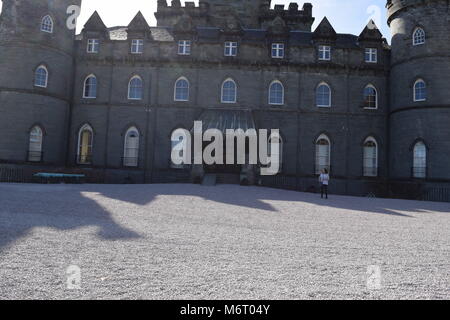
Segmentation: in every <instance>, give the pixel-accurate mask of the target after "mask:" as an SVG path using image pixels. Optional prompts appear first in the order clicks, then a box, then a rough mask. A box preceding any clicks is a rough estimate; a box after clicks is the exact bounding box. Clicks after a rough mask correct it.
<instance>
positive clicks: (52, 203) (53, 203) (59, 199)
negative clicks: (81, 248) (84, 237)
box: [0, 184, 140, 251]
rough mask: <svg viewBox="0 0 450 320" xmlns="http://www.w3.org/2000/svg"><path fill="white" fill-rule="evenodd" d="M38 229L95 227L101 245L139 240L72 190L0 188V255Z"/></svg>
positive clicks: (3, 186)
mask: <svg viewBox="0 0 450 320" xmlns="http://www.w3.org/2000/svg"><path fill="white" fill-rule="evenodd" d="M40 227H44V228H50V229H55V230H63V231H66V230H76V229H80V228H85V227H96V228H97V236H98V238H99V240H101V241H114V240H132V239H136V238H140V235H139V234H138V233H136V232H134V231H132V230H129V229H127V228H125V227H123V226H121V225H120V224H118V223H117V222H115V221H114V220H113V218H112V217H111V214H110V213H109V212H108V211H106V210H105V209H104V208H102V207H101V206H100V205H99V204H97V203H96V202H95V201H94V200H91V199H89V198H87V197H85V196H83V194H82V192H81V191H80V190H79V189H77V188H74V187H72V186H65V185H28V184H9V185H8V184H0V251H1V250H2V248H4V247H6V246H8V245H10V244H11V243H14V242H15V241H16V240H18V239H20V238H22V237H24V236H26V235H27V233H29V232H31V231H32V230H33V229H34V228H40ZM74 241H75V240H74Z"/></svg>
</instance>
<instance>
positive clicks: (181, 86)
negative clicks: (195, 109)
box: [175, 77, 189, 101]
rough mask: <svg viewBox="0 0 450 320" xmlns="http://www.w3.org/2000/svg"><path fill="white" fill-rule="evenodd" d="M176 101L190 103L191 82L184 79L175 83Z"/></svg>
mask: <svg viewBox="0 0 450 320" xmlns="http://www.w3.org/2000/svg"><path fill="white" fill-rule="evenodd" d="M175 101H189V81H188V80H187V79H186V78H184V77H181V78H179V79H178V80H177V81H176V82H175Z"/></svg>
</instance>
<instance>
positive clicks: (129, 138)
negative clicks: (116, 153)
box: [123, 127, 139, 167]
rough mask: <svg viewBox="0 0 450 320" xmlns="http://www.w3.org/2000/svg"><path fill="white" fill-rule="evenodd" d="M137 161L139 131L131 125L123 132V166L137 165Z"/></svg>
mask: <svg viewBox="0 0 450 320" xmlns="http://www.w3.org/2000/svg"><path fill="white" fill-rule="evenodd" d="M138 163H139V131H138V129H137V128H136V127H131V128H130V129H128V130H127V133H126V134H125V145H124V155H123V165H124V166H125V167H137V166H138Z"/></svg>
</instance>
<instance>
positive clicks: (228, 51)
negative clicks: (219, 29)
mask: <svg viewBox="0 0 450 320" xmlns="http://www.w3.org/2000/svg"><path fill="white" fill-rule="evenodd" d="M237 49H238V43H237V42H234V41H227V42H225V57H236V56H237Z"/></svg>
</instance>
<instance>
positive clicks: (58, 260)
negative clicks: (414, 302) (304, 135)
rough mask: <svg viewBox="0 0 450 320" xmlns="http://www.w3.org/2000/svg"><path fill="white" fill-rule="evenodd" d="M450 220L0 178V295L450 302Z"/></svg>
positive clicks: (405, 205)
mask: <svg viewBox="0 0 450 320" xmlns="http://www.w3.org/2000/svg"><path fill="white" fill-rule="evenodd" d="M449 222H450V205H449V204H448V203H431V202H415V201H401V200H384V199H365V198H352V197H336V196H335V197H331V199H330V200H320V199H319V198H318V197H317V195H314V194H304V193H297V192H290V191H284V190H274V189H268V188H259V187H248V188H246V187H239V186H231V185H222V186H217V187H202V186H197V185H19V184H0V299H16V298H24V299H59V298H64V299H65V298H69V299H110V298H112V299H353V298H356V299H407V298H409V299H449V298H450V280H449V279H450V256H449V249H450V223H449ZM70 266H78V267H79V268H80V270H81V288H80V289H74V290H69V289H68V288H67V278H68V276H71V275H72V274H70V272H71V269H69V270H68V268H69V267H70ZM370 266H375V267H370ZM368 268H369V269H370V268H375V269H374V270H380V271H381V277H380V279H381V282H380V283H378V284H376V285H375V287H374V286H373V284H374V282H373V279H375V283H377V279H378V275H377V273H375V278H373V277H374V275H373V274H372V275H371V274H370V273H368ZM377 268H378V269H377ZM68 271H69V273H67V272H68ZM368 283H369V286H368Z"/></svg>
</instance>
